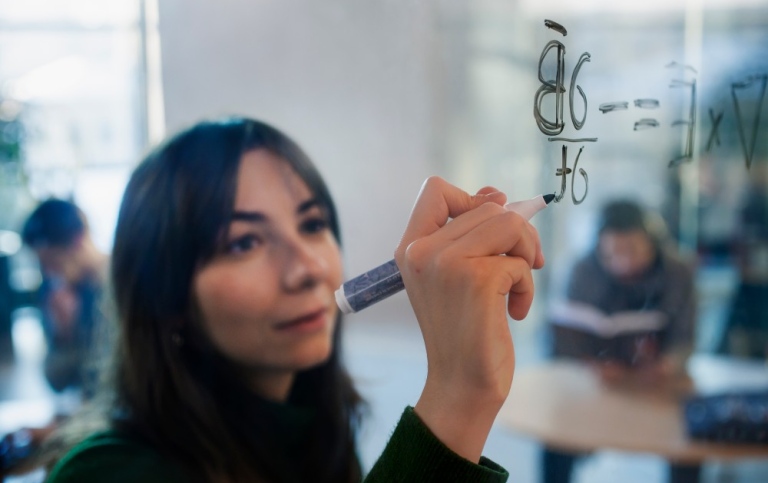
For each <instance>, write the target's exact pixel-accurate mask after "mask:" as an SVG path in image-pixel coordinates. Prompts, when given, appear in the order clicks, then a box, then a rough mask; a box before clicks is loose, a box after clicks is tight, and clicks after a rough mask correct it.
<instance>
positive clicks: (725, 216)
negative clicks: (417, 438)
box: [0, 0, 768, 482]
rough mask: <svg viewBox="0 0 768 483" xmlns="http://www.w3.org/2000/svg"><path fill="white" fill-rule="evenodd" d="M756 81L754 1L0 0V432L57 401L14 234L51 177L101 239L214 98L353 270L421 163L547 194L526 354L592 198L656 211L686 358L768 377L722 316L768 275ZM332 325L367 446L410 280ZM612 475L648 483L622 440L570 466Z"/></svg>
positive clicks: (450, 174) (762, 101)
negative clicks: (163, 146) (261, 137)
mask: <svg viewBox="0 0 768 483" xmlns="http://www.w3.org/2000/svg"><path fill="white" fill-rule="evenodd" d="M545 20H551V21H554V22H556V23H557V24H559V25H561V26H562V27H564V28H565V29H566V30H567V35H565V36H563V35H562V34H561V33H559V32H558V31H557V29H553V28H550V27H548V26H546V25H545ZM552 40H557V41H559V42H561V43H562V45H563V50H562V51H563V52H564V53H563V54H562V58H563V62H562V68H560V69H558V62H557V56H558V50H557V48H553V49H550V50H545V49H546V46H547V45H548V42H550V41H552ZM544 53H546V55H545V56H543V54H544ZM582 53H588V54H589V60H588V61H583V62H582V63H579V59H580V58H582V59H583V58H584V57H582ZM542 56H543V57H542ZM558 70H559V71H560V75H561V76H562V79H563V81H562V82H563V85H564V86H565V88H566V90H567V92H566V93H565V95H563V96H562V98H561V99H560V100H559V101H558V100H557V98H558V96H557V95H555V94H549V95H546V96H544V97H543V99H541V102H540V103H539V105H538V110H539V112H540V115H541V117H542V118H544V119H545V120H549V121H551V122H556V121H557V119H558V115H557V112H558V102H559V103H561V104H562V124H563V128H562V132H560V133H558V134H552V133H550V134H547V133H545V132H543V130H541V129H539V126H538V125H537V121H536V117H535V115H534V114H535V110H536V103H535V99H536V95H537V91H538V90H539V89H540V87H542V86H544V87H546V85H545V84H542V82H541V81H540V80H539V79H540V77H541V78H542V79H544V80H546V81H549V80H551V79H555V78H557V77H558ZM767 76H768V1H766V0H645V1H643V2H605V1H599V0H588V1H587V0H583V1H580V2H569V1H567V0H430V1H422V2H413V1H407V0H389V1H367V2H360V1H354V0H326V1H323V2H315V1H312V0H250V1H249V0H223V1H215V2H214V1H210V0H110V1H109V2H103V1H98V0H69V1H67V2H59V1H54V0H25V1H24V2H20V1H18V0H0V347H2V353H1V354H0V356H2V363H3V364H2V366H0V377H1V379H0V433H5V432H8V431H12V430H14V429H17V428H19V427H22V426H25V425H35V424H39V423H41V422H44V421H45V420H47V418H49V417H50V415H51V414H52V413H53V412H54V411H55V410H56V408H58V407H60V406H62V405H67V404H74V403H73V402H71V401H70V399H72V397H73V396H72V395H69V396H68V395H67V394H54V393H53V392H52V391H51V390H50V389H49V388H48V387H47V385H46V382H45V379H44V378H43V377H42V375H41V374H40V370H39V367H40V363H41V361H42V359H43V358H44V355H45V351H46V346H45V338H44V337H43V333H42V329H41V328H40V323H39V313H38V312H36V309H34V308H33V304H32V300H33V299H34V294H35V291H36V290H37V289H38V286H39V284H40V281H41V276H40V271H39V269H38V267H37V264H36V260H35V258H34V257H33V256H31V254H30V253H29V251H28V250H27V249H26V248H25V247H23V246H22V243H21V241H20V238H19V231H20V229H21V224H22V223H23V220H24V219H25V217H26V216H27V215H28V214H29V212H30V211H31V210H32V208H33V207H34V206H35V205H36V203H37V202H39V201H41V200H43V199H46V198H48V197H50V196H56V197H62V198H70V199H72V200H73V201H75V202H76V203H77V204H78V205H79V206H80V207H81V208H82V209H83V211H84V212H85V214H86V216H87V217H88V219H89V222H90V226H91V230H92V232H93V236H94V239H95V241H96V243H97V245H98V246H99V248H100V249H101V250H103V251H104V252H106V253H108V252H109V251H110V247H111V243H112V232H113V230H114V223H115V219H116V215H117V210H118V207H119V203H120V199H121V195H122V190H123V188H124V185H125V183H126V181H127V178H128V176H129V174H130V172H131V170H132V168H133V167H134V166H135V165H136V163H137V162H138V161H139V160H140V159H141V157H142V155H143V153H144V152H146V151H147V150H148V149H149V148H150V147H151V146H153V145H154V144H155V143H157V142H158V141H160V140H161V139H162V138H163V136H164V135H166V134H170V133H173V132H175V131H177V130H179V129H181V128H183V127H186V126H188V125H190V124H192V123H194V122H196V121H198V120H201V119H203V118H210V117H216V116H221V115H228V114H242V115H247V116H251V117H256V118H259V119H263V120H265V121H267V122H270V123H272V124H274V125H276V126H278V127H279V128H281V129H283V130H285V131H286V132H287V133H289V135H291V136H292V137H294V138H295V139H296V140H298V142H299V143H300V144H301V145H302V146H303V147H304V148H305V149H306V151H307V152H308V153H309V154H310V156H311V157H312V158H313V159H314V160H315V162H316V163H317V164H318V166H319V168H320V170H321V172H322V174H323V175H324V176H325V178H326V180H327V181H328V183H329V185H330V188H331V191H332V193H333V195H334V197H335V200H336V203H337V206H338V208H339V212H340V218H341V222H342V239H343V245H344V247H343V249H344V258H345V262H346V265H345V270H346V272H347V275H349V276H354V275H357V274H358V273H360V272H362V271H365V270H368V269H369V268H372V267H373V266H375V265H378V264H380V263H382V262H384V261H386V260H389V259H390V258H391V257H392V252H393V250H394V247H395V245H396V244H397V242H398V240H399V237H400V235H401V233H402V231H403V229H404V227H405V222H406V220H407V218H408V215H409V211H410V207H411V204H412V202H413V200H414V199H415V196H416V194H417V192H418V189H419V187H420V186H421V183H422V182H423V181H424V179H425V178H426V177H427V176H429V175H432V174H437V175H441V176H443V177H445V178H447V179H448V180H449V181H450V182H452V183H453V184H456V185H458V186H460V187H461V188H463V189H465V190H467V191H474V190H477V189H479V188H481V187H483V186H486V185H493V186H496V187H498V188H499V189H501V190H503V191H505V192H506V193H507V194H508V195H509V197H510V198H511V199H523V198H530V197H532V196H535V195H537V194H539V193H558V194H560V193H561V190H562V195H563V197H562V199H561V200H560V201H559V202H558V203H557V204H556V205H554V207H551V208H550V209H547V210H545V211H543V212H542V213H539V214H538V215H537V216H536V218H535V219H534V221H533V224H534V225H535V226H536V227H537V228H538V229H539V232H540V234H541V236H542V242H543V248H544V253H545V255H546V257H547V265H546V267H545V268H544V269H543V270H541V271H539V272H538V273H537V275H536V277H537V278H536V283H537V290H538V294H537V298H536V300H535V302H534V307H533V309H532V311H531V313H530V314H529V316H528V317H527V319H526V320H525V321H523V322H514V321H511V326H512V330H513V334H514V336H515V342H516V350H517V355H518V367H519V368H520V369H524V368H525V367H526V366H528V365H535V364H537V363H538V362H540V361H541V360H542V359H544V358H545V338H546V336H545V326H546V321H547V315H548V310H549V308H550V307H552V306H553V305H554V304H556V303H557V301H558V300H559V299H561V298H562V297H563V292H564V280H565V279H566V277H567V274H568V272H569V270H570V269H571V267H572V265H573V263H574V261H575V260H576V258H578V257H579V256H581V255H583V254H584V253H585V252H586V251H588V250H589V249H590V247H591V246H592V245H593V244H594V241H595V228H594V227H595V223H596V217H597V213H598V212H599V210H600V208H601V207H602V206H603V204H604V203H605V202H606V201H607V200H609V199H612V198H615V197H629V198H632V199H635V200H637V201H638V202H640V203H641V204H643V205H644V206H646V207H648V208H650V209H651V210H654V211H655V212H657V213H658V214H659V215H660V217H661V218H662V219H663V220H664V221H665V223H666V225H667V228H668V230H669V233H670V234H671V235H672V237H673V239H674V243H675V245H676V247H677V249H678V251H679V252H680V254H681V255H683V256H684V257H685V258H686V259H688V260H690V261H691V263H693V264H694V266H695V267H696V268H695V285H696V289H697V294H698V300H699V305H698V313H697V325H696V340H695V349H696V352H697V353H700V354H716V353H717V354H726V355H729V356H734V357H743V358H747V359H750V360H753V361H755V362H757V363H759V364H762V365H763V366H762V367H763V368H764V369H765V370H766V371H768V366H766V365H765V364H766V361H767V360H768V359H767V355H766V351H768V338H766V336H765V334H766V333H768V320H765V319H762V320H759V321H758V324H757V325H758V327H757V330H758V332H755V333H747V334H746V335H745V334H743V333H741V334H740V333H739V331H738V330H737V329H738V328H736V329H734V328H733V327H730V326H729V323H728V321H729V313H730V311H731V308H732V303H733V300H734V297H735V294H736V291H737V288H738V287H739V284H740V283H741V282H742V281H743V278H744V277H745V273H744V270H745V268H744V267H745V266H746V267H749V268H750V269H751V270H752V273H753V276H754V277H756V278H755V279H753V280H756V283H757V284H763V285H768V197H766V191H767V190H768V135H767V134H768V99H766V98H765V97H766V96H765V93H766V79H768V77H767ZM573 77H576V78H575V79H574V80H573V84H572V83H571V82H572V78H573ZM575 85H578V86H579V87H580V88H581V89H582V91H581V92H583V95H581V94H579V91H578V89H575V88H574V86H575ZM571 94H573V99H572V101H571V99H570V98H569V96H570V95H571ZM580 123H581V124H582V126H581V128H580V129H576V126H577V125H579V124H580ZM552 137H565V138H569V139H586V140H582V141H574V142H572V141H557V140H555V141H551V140H549V138H552ZM563 146H567V148H568V150H567V159H566V160H565V163H566V164H567V168H568V169H572V170H573V172H571V173H569V174H567V176H566V179H565V181H563V177H562V176H559V175H558V170H562V168H563V162H564V161H563V154H562V153H563ZM580 150H581V153H580V155H579V157H578V167H575V166H574V164H575V162H576V159H577V153H579V151H580ZM580 170H583V172H584V173H585V174H579V171H580ZM745 207H750V208H749V210H747V211H749V213H750V214H749V215H745V209H746V208H745ZM745 257H747V260H746V261H745ZM755 274H756V275H755ZM760 324H762V325H760ZM347 327H348V328H349V330H348V331H347V332H348V333H347V335H346V336H347V339H348V340H347V346H346V347H347V352H348V354H347V360H348V364H349V365H350V368H351V370H352V372H353V374H354V376H355V377H356V379H357V381H358V383H359V385H360V388H361V390H362V392H363V394H364V395H365V396H366V397H368V399H369V400H370V402H371V409H372V411H371V417H370V419H369V421H368V424H367V425H366V426H365V428H364V430H363V435H362V447H361V455H362V459H363V462H364V464H365V465H370V464H372V463H373V461H374V460H375V458H376V456H377V455H378V452H379V451H380V450H381V449H382V448H383V446H384V443H385V442H386V439H387V438H388V436H389V432H390V430H391V429H392V428H393V427H394V424H395V423H396V421H397V418H398V416H399V413H400V412H401V411H402V408H403V406H404V405H406V404H413V403H415V401H416V399H417V398H418V396H419V392H420V389H421V385H422V383H423V380H424V377H425V374H426V367H425V356H424V354H423V347H422V346H421V339H420V335H419V332H418V327H417V325H416V322H415V319H414V318H413V316H412V314H411V311H410V307H409V305H408V301H407V298H406V296H405V294H400V295H397V296H395V297H393V298H391V299H388V300H386V301H384V302H382V303H380V304H378V305H376V306H374V307H372V308H370V309H367V310H366V311H365V312H363V313H360V314H356V315H353V316H350V317H348V319H347ZM761 327H762V329H764V331H763V332H759V331H760V330H762V329H761ZM760 334H762V335H760ZM760 337H763V339H762V340H763V342H762V346H760V347H758V349H757V350H755V349H754V347H753V345H754V344H752V342H754V341H755V340H760ZM68 398H69V399H68ZM497 426H498V427H497V428H495V429H494V431H493V433H492V434H491V438H490V440H489V442H488V446H487V451H486V454H487V456H489V457H490V458H492V459H494V460H495V461H497V462H499V463H500V464H502V465H503V466H505V467H506V468H507V469H508V470H509V471H510V473H511V476H510V481H516V482H535V481H538V480H537V478H538V473H537V472H538V469H537V466H536V456H535V455H536V451H537V445H538V443H537V442H536V441H535V440H533V439H531V438H529V437H527V436H525V435H522V434H518V433H516V432H514V431H512V430H510V429H509V428H505V427H502V426H501V425H500V424H499V425H497ZM617 472H618V473H617ZM616 474H622V475H624V476H622V478H623V479H624V480H626V481H638V482H640V481H642V482H648V481H664V477H665V476H664V470H663V461H662V460H661V459H660V458H657V457H654V456H652V455H645V454H631V453H618V452H614V453H611V452H607V454H605V455H600V456H598V457H596V458H592V459H590V460H589V461H588V462H586V463H584V464H583V465H582V467H580V469H579V471H578V473H577V475H576V476H577V478H578V481H590V482H600V481H615V480H614V478H615V475H616ZM765 475H768V464H766V462H765V461H741V462H736V463H722V464H721V463H716V462H713V463H711V464H709V463H708V464H707V465H706V468H705V473H704V477H705V479H706V481H740V482H758V481H766V478H768V477H766V476H765ZM15 478H16V480H17V481H38V480H39V479H40V478H41V476H40V474H39V473H35V474H30V475H26V476H17V477H15ZM35 478H36V479H35ZM9 481H10V479H9Z"/></svg>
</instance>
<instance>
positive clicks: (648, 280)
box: [542, 200, 700, 483]
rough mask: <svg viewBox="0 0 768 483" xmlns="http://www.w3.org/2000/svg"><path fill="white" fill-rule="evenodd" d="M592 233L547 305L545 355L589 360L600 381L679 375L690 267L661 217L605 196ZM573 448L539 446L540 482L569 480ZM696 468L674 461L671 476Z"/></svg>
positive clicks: (685, 344)
mask: <svg viewBox="0 0 768 483" xmlns="http://www.w3.org/2000/svg"><path fill="white" fill-rule="evenodd" d="M596 240H597V243H596V246H595V247H594V249H592V250H591V251H590V253H589V254H587V255H586V256H585V257H583V258H582V259H580V260H578V261H577V263H576V264H575V266H574V267H573V269H572V272H571V275H570V279H569V282H568V285H567V293H566V302H565V303H564V304H561V305H559V306H557V307H555V308H554V309H553V311H552V314H551V324H550V328H551V335H552V347H551V352H552V355H553V356H554V357H564V358H572V359H577V360H582V361H587V362H589V363H590V364H591V365H592V366H593V367H594V369H595V370H596V371H597V372H598V373H599V375H600V378H601V380H602V381H603V382H604V383H606V384H620V383H625V382H627V381H628V380H630V379H631V380H632V381H634V382H636V383H639V384H641V385H642V384H646V385H658V384H664V383H667V382H670V383H671V382H673V381H679V380H681V379H683V380H684V379H685V378H686V368H685V364H686V361H687V359H688V357H689V355H690V354H691V353H692V351H693V341H694V329H695V320H696V293H695V286H694V275H693V270H692V267H691V266H690V265H689V264H688V263H686V262H684V261H683V260H682V259H680V258H679V257H678V256H677V255H676V254H675V252H674V250H673V249H672V248H671V245H670V244H669V242H668V240H667V237H666V229H665V227H664V224H663V222H662V220H661V217H658V216H655V214H654V213H651V212H649V211H647V210H644V209H643V208H642V207H641V206H640V205H639V204H638V203H636V202H635V201H632V200H614V201H611V202H609V203H607V204H606V205H605V206H604V207H603V209H602V212H601V214H600V216H599V222H598V228H597V237H596ZM576 456H577V455H575V454H573V453H568V452H563V451H558V450H556V449H554V448H545V449H544V451H543V457H542V470H543V481H544V483H566V482H568V481H570V479H571V473H572V469H573V465H574V462H575V460H576ZM699 471H700V469H699V467H698V466H677V465H674V466H672V467H671V481H674V482H679V481H690V482H693V481H697V480H698V477H699Z"/></svg>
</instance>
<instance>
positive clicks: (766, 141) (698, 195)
mask: <svg viewBox="0 0 768 483" xmlns="http://www.w3.org/2000/svg"><path fill="white" fill-rule="evenodd" d="M454 20H456V21H454V22H445V23H446V24H447V25H450V26H451V27H452V28H451V29H443V31H442V32H443V35H444V36H446V38H449V39H450V43H453V44H457V43H458V44H459V45H461V51H463V52H465V53H466V55H465V56H458V55H455V53H454V56H453V57H451V58H452V59H453V60H452V61H451V63H452V64H451V65H453V66H454V69H456V70H461V71H462V74H463V77H462V79H461V82H456V81H455V80H454V81H453V82H452V85H454V86H455V85H459V86H461V87H460V89H458V91H457V92H458V93H459V94H460V95H456V96H454V98H453V99H452V100H451V101H449V102H450V103H451V106H450V111H451V112H452V116H451V118H450V121H449V122H446V123H445V126H444V131H445V134H446V135H445V136H444V139H449V140H450V141H448V142H447V144H448V145H449V146H450V148H449V149H446V150H445V153H447V154H448V155H449V156H450V158H451V167H452V170H453V172H454V173H455V175H456V176H457V177H458V178H459V179H462V180H464V182H465V183H466V184H472V183H477V182H482V181H484V180H488V179H494V180H496V181H495V182H494V183H495V184H496V185H497V186H499V187H500V188H502V189H504V190H508V192H510V193H513V197H517V198H526V197H531V196H534V195H536V194H538V193H555V194H557V202H556V204H555V206H554V207H552V208H550V209H547V210H545V211H544V212H542V213H540V214H539V215H537V217H536V219H535V221H534V224H535V225H536V226H537V227H538V228H539V230H540V232H541V235H542V238H543V243H544V246H545V253H547V255H548V266H547V268H546V269H545V270H544V271H542V272H541V273H540V274H538V277H539V279H538V283H539V288H540V290H541V289H543V290H544V292H545V293H546V294H547V296H546V297H540V298H539V299H538V310H537V311H536V312H537V315H538V316H534V317H531V319H530V320H531V321H532V322H533V323H534V325H537V324H539V325H540V324H541V323H543V321H544V320H546V319H547V318H548V317H549V316H550V314H549V311H550V310H551V308H552V307H553V306H556V305H557V301H558V300H560V299H562V298H563V297H564V296H565V292H566V285H567V280H568V277H569V274H570V272H571V270H572V269H573V266H574V264H575V262H576V260H577V259H579V257H581V256H583V255H584V254H585V253H587V252H589V251H590V250H591V249H592V248H593V247H594V246H595V242H596V233H597V224H598V223H599V221H600V220H599V213H600V210H601V209H602V207H603V206H604V205H605V203H606V202H608V201H609V200H613V199H616V198H628V199H632V200H635V201H637V202H638V203H639V204H640V205H641V206H643V207H644V208H647V209H648V210H650V212H652V213H655V214H657V215H658V216H659V218H660V219H662V220H663V221H664V222H665V224H666V227H667V229H668V232H669V234H670V235H671V239H672V240H673V242H674V245H675V248H676V250H677V251H678V253H679V254H680V255H681V256H682V257H684V258H686V259H687V260H688V261H689V262H690V263H692V264H693V265H694V266H695V283H696V287H697V289H698V309H699V310H698V315H697V330H696V341H695V342H696V347H697V349H699V350H702V351H716V350H718V349H719V350H726V349H727V350H728V351H730V352H733V353H738V354H745V355H754V356H761V357H765V351H766V342H768V341H766V340H765V339H764V338H763V339H761V340H759V341H758V340H755V339H754V338H751V339H750V337H751V335H747V334H748V333H749V331H750V330H752V329H753V328H755V326H756V325H759V326H760V327H762V329H761V333H765V332H766V331H768V318H766V316H765V315H766V312H765V307H764V305H763V304H764V303H760V304H758V305H754V304H755V302H751V300H752V299H751V297H752V295H749V294H748V295H744V293H743V290H744V289H745V287H744V285H745V284H747V285H749V287H747V290H748V292H749V293H750V294H756V295H758V297H763V298H765V294H764V293H763V291H764V290H766V288H765V287H766V283H768V257H767V253H768V251H767V250H766V247H768V239H767V238H766V235H767V232H768V215H767V214H766V208H768V207H767V206H766V203H767V202H768V200H767V199H766V195H765V192H766V186H765V183H766V174H765V173H766V165H768V136H766V133H767V132H768V119H767V118H768V99H766V98H765V97H766V96H765V93H766V83H767V82H766V80H767V79H768V77H767V76H768V4H767V3H766V2H760V1H748V0H744V1H729V2H725V1H722V2H719V1H714V0H713V1H664V2H662V1H646V2H612V3H610V4H608V3H606V2H566V1H558V0H549V1H533V0H530V1H527V0H522V1H519V2H496V1H485V2H471V8H470V9H469V10H468V12H467V15H466V16H465V17H464V18H462V19H459V18H458V17H456V18H454ZM459 20H461V21H459ZM448 43H449V42H445V44H448ZM454 52H455V51H454ZM459 64H460V67H456V66H457V65H459ZM563 172H565V175H562V173H563ZM755 291H756V292H755ZM760 294H762V295H760ZM744 297H747V298H749V299H750V301H747V300H741V299H742V298H744ZM737 299H739V300H737ZM743 304H746V306H745V305H743ZM745 307H746V308H745ZM739 310H747V312H743V313H742V314H741V315H738V314H736V313H735V312H738V311H739ZM745 317H746V318H749V319H751V321H750V322H746V321H745V320H744V319H745ZM737 319H738V320H737ZM729 324H730V325H729ZM733 324H736V325H739V324H742V325H744V324H746V326H748V327H747V332H745V333H743V334H737V332H739V330H740V329H738V328H734V327H732V325H733ZM518 330H529V329H522V328H521V329H518ZM530 330H536V329H530ZM752 335H755V334H752ZM744 337H746V338H744ZM762 337H764V336H762ZM753 345H754V346H755V347H752V346H753Z"/></svg>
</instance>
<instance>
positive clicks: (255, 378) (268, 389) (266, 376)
mask: <svg viewBox="0 0 768 483" xmlns="http://www.w3.org/2000/svg"><path fill="white" fill-rule="evenodd" d="M295 380H296V374H295V373H294V372H290V371H263V372H259V373H258V374H254V375H252V376H251V387H252V388H253V390H254V391H255V392H256V394H258V395H259V396H261V397H263V398H264V399H266V400H268V401H273V402H280V403H282V402H286V401H288V396H289V395H290V394H291V388H293V382H294V381H295Z"/></svg>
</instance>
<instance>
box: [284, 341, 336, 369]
mask: <svg viewBox="0 0 768 483" xmlns="http://www.w3.org/2000/svg"><path fill="white" fill-rule="evenodd" d="M331 353H332V345H331V344H324V345H320V344H318V345H317V346H315V347H311V348H307V349H306V350H304V351H302V352H301V353H300V354H297V355H296V358H295V359H294V364H293V365H294V367H295V369H296V370H299V371H305V370H307V369H312V368H313V367H317V366H319V365H321V364H324V363H326V362H328V359H330V358H331Z"/></svg>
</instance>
